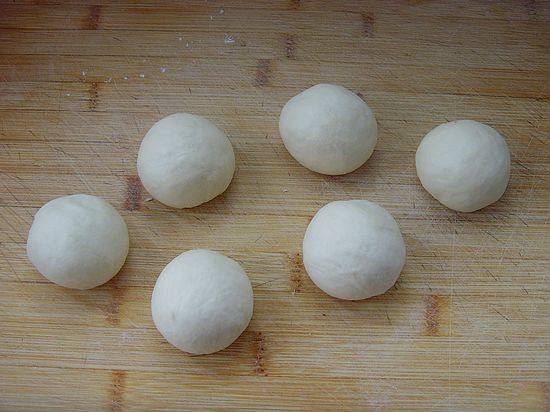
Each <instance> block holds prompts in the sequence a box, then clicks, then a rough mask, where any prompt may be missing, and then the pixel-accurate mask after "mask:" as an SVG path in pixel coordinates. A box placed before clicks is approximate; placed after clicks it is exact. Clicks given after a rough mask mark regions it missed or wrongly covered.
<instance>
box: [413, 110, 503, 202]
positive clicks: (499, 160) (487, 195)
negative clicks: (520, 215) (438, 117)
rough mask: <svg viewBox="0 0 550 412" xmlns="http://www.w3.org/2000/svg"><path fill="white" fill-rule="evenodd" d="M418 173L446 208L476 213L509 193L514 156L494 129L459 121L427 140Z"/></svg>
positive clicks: (419, 151) (420, 152)
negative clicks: (505, 193)
mask: <svg viewBox="0 0 550 412" xmlns="http://www.w3.org/2000/svg"><path fill="white" fill-rule="evenodd" d="M416 173H417V174H418V177H419V178H420V182H422V186H424V188H425V189H426V190H427V191H428V192H429V193H430V194H431V195H432V196H433V197H435V198H436V199H437V200H439V201H440V202H441V203H443V204H444V205H445V206H447V207H448V208H450V209H454V210H458V211H460V212H473V211H474V210H478V209H481V208H483V207H485V206H488V205H490V204H491V203H494V202H496V201H497V200H498V199H500V197H501V196H502V194H503V193H504V191H505V190H506V186H507V185H508V180H509V179H510V153H509V152H508V146H507V145H506V141H505V140H504V138H503V137H502V136H501V135H500V133H499V132H497V131H496V130H495V129H493V128H492V127H489V126H487V125H485V124H483V123H479V122H476V121H473V120H457V121H454V122H449V123H444V124H442V125H439V126H437V127H436V128H435V129H433V130H432V131H430V132H429V133H428V134H427V135H426V136H424V139H422V142H420V145H419V146H418V149H417V151H416Z"/></svg>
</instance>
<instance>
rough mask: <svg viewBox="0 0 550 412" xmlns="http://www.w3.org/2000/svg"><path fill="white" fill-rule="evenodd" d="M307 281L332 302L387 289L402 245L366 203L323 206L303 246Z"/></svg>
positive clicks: (388, 220)
mask: <svg viewBox="0 0 550 412" xmlns="http://www.w3.org/2000/svg"><path fill="white" fill-rule="evenodd" d="M303 254H304V255H303V258H304V266H305V268H306V271H307V273H308V274H309V277H310V278H311V280H312V281H313V282H314V283H315V284H316V285H317V286H318V287H319V288H321V289H322V290H323V291H324V292H326V293H328V294H329V295H331V296H334V297H335V298H340V299H348V300H358V299H365V298H369V297H371V296H376V295H380V294H382V293H384V292H386V291H387V290H388V289H389V288H391V287H392V286H393V284H394V283H395V281H396V280H397V278H398V277H399V273H400V272H401V269H403V265H404V264H405V242H403V237H402V236H401V232H400V231H399V226H398V225H397V223H396V221H395V220H394V218H393V217H392V215H390V214H389V213H388V212H387V211H386V210H385V209H384V208H382V207H380V206H378V205H377V204H375V203H372V202H369V201H367V200H345V201H336V202H331V203H329V204H327V205H325V206H323V207H322V208H321V209H320V210H319V211H318V212H317V214H316V215H315V216H314V217H313V220H312V221H311V223H310V224H309V226H308V227H307V230H306V234H305V236H304V244H303Z"/></svg>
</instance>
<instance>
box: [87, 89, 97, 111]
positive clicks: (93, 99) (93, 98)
mask: <svg viewBox="0 0 550 412" xmlns="http://www.w3.org/2000/svg"><path fill="white" fill-rule="evenodd" d="M88 94H89V95H90V98H89V99H88V108H89V109H90V110H95V109H96V108H97V102H98V100H99V83H98V82H92V83H90V88H89V89H88Z"/></svg>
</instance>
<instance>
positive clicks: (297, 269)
mask: <svg viewBox="0 0 550 412" xmlns="http://www.w3.org/2000/svg"><path fill="white" fill-rule="evenodd" d="M303 268H304V262H303V260H302V255H301V254H300V253H295V254H294V255H292V256H291V258H290V284H291V285H292V291H293V293H294V292H300V291H301V290H302V286H303V272H304V269H303Z"/></svg>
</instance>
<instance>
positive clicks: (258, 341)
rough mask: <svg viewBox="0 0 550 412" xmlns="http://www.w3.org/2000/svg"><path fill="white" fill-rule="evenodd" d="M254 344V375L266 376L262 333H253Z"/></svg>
mask: <svg viewBox="0 0 550 412" xmlns="http://www.w3.org/2000/svg"><path fill="white" fill-rule="evenodd" d="M253 343H254V354H255V359H254V373H255V374H256V375H261V376H266V375H267V372H266V370H265V359H264V357H265V351H266V347H265V337H264V335H263V334H262V332H256V333H254V337H253Z"/></svg>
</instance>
